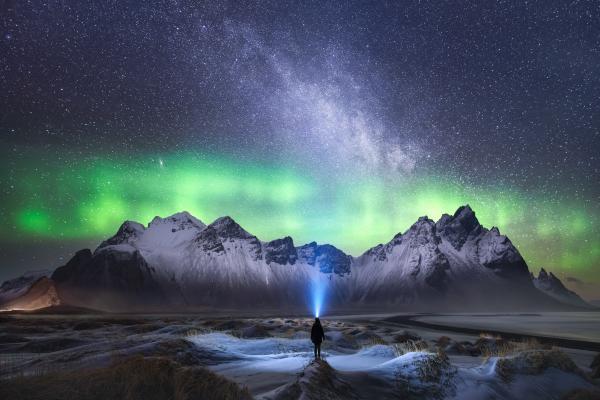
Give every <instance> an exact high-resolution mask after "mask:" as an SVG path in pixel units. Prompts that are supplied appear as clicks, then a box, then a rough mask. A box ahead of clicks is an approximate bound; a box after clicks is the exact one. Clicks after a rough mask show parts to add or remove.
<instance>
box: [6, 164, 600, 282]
mask: <svg viewBox="0 0 600 400" xmlns="http://www.w3.org/2000/svg"><path fill="white" fill-rule="evenodd" d="M158 159H159V158H158V157H152V156H151V157H147V156H146V157H141V156H140V157H137V158H136V157H133V158H128V157H123V158H119V159H117V160H116V161H114V160H113V161H107V160H101V159H91V158H90V159H81V160H72V161H71V164H69V165H68V166H66V165H63V164H61V163H59V162H56V163H54V164H51V165H50V167H49V168H48V169H47V170H46V171H44V173H43V174H40V172H39V171H37V170H33V171H30V170H28V164H27V163H25V162H24V163H22V164H21V165H19V167H20V168H21V169H20V173H19V179H18V182H17V184H16V186H15V189H14V190H13V191H12V192H11V194H10V195H9V196H8V198H7V199H5V205H6V206H5V207H6V209H7V211H8V212H5V213H2V214H0V223H1V224H0V236H1V237H2V238H3V239H4V240H5V241H10V240H22V239H25V238H28V237H33V236H37V237H40V238H48V239H53V238H59V237H60V238H64V239H69V238H71V239H80V238H93V239H96V240H98V241H100V240H102V239H104V238H106V237H107V236H109V235H111V234H113V233H114V232H115V231H116V230H117V228H118V227H119V225H120V224H121V223H122V222H123V221H124V220H127V219H129V220H137V221H139V222H142V223H144V224H146V223H148V222H149V221H150V220H152V218H153V217H154V216H156V215H159V216H167V215H170V214H173V213H175V212H179V211H182V210H186V211H189V212H191V213H192V214H193V215H195V216H197V217H198V218H200V219H202V220H203V221H204V222H205V223H210V222H212V221H213V220H214V219H216V218H217V217H220V216H223V215H231V216H232V217H233V218H235V219H236V220H237V221H238V222H239V223H240V224H241V225H242V226H244V227H245V228H246V229H248V230H249V231H250V232H252V233H254V234H256V235H257V236H258V237H259V238H261V239H263V240H271V239H274V238H277V237H282V236H285V235H290V236H292V237H293V238H294V241H295V242H296V243H297V244H298V245H299V244H302V243H305V242H308V241H312V240H316V241H318V242H321V243H324V242H326V243H331V244H333V245H335V246H338V247H340V248H341V249H343V250H344V251H347V252H349V253H351V254H354V255H358V254H360V253H362V252H363V251H364V250H366V249H367V248H369V247H371V246H374V245H376V244H378V243H384V242H387V241H389V240H390V239H391V238H392V237H393V236H394V235H395V234H396V233H398V232H403V231H405V230H406V229H408V228H409V226H410V225H411V224H412V223H414V222H415V221H416V219H417V218H418V217H419V216H422V215H427V216H429V217H430V218H432V219H434V220H437V219H438V218H440V216H441V215H442V213H453V212H454V211H455V210H456V208H458V207H459V206H461V205H463V204H466V203H468V204H470V205H471V206H472V208H473V209H474V210H475V211H476V213H477V217H478V218H479V220H480V222H481V223H482V224H483V225H485V226H487V227H492V226H498V227H499V228H500V230H501V231H502V233H504V234H507V235H508V236H509V237H510V238H511V240H512V241H513V242H514V243H515V244H516V245H517V246H518V248H519V250H520V251H521V252H522V253H523V255H524V256H525V258H526V260H527V261H528V263H529V264H530V266H531V267H532V269H537V268H538V267H540V266H546V267H554V268H559V269H561V270H563V271H569V270H571V269H578V270H582V271H584V270H585V271H591V268H592V267H593V266H597V265H598V264H600V254H599V251H598V248H600V243H599V239H598V237H599V235H598V218H599V216H598V212H596V211H594V210H591V211H590V210H589V209H588V208H586V207H585V206H584V205H582V204H567V205H566V206H565V204H562V203H560V202H559V203H552V202H549V201H546V199H545V198H544V196H543V195H542V194H540V195H539V196H531V194H530V195H528V196H524V195H522V194H520V193H519V192H518V191H516V190H509V189H507V188H503V187H498V186H496V185H495V186H491V187H483V186H482V187H476V188H473V187H466V186H463V185H458V184H456V182H455V181H453V180H452V179H451V178H449V177H444V176H441V175H439V176H420V177H415V178H413V179H407V180H405V181H402V182H397V183H395V184H390V183H389V182H387V183H384V182H382V181H380V180H379V179H378V178H376V177H372V178H364V179H363V180H361V179H358V178H354V177H340V178H338V179H336V180H334V181H331V180H329V181H324V180H322V179H324V178H319V177H315V176H311V175H307V174H305V173H303V172H302V171H298V170H295V169H293V168H289V167H285V166H279V165H260V164H255V163H239V162H235V161H232V160H229V159H227V158H223V157H218V156H213V157H208V156H204V157H199V156H197V155H195V154H183V155H182V154H177V155H171V156H168V155H167V156H164V155H163V156H161V157H160V160H161V162H158ZM589 273H590V274H591V273H592V272H589Z"/></svg>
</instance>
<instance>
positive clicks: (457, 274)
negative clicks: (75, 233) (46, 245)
mask: <svg viewBox="0 0 600 400" xmlns="http://www.w3.org/2000/svg"><path fill="white" fill-rule="evenodd" d="M316 292H322V293H323V295H324V297H325V299H324V308H325V311H329V312H333V311H336V310H341V311H343V310H348V311H350V310H352V311H354V310H380V311H391V310H403V311H404V310H419V311H424V310H444V311H448V310H454V311H464V310H515V309H523V310H533V309H568V308H573V307H578V308H587V307H591V306H590V305H589V304H587V303H586V302H585V301H583V300H582V299H581V298H580V297H579V296H577V294H575V293H574V292H571V291H569V290H568V289H567V288H565V287H564V285H563V284H562V283H561V282H560V280H559V279H558V278H556V276H554V275H552V274H549V275H548V274H547V273H546V271H545V270H543V269H542V271H541V272H540V274H539V276H538V277H537V278H536V277H534V276H533V275H532V274H531V273H530V271H529V268H528V266H527V264H526V262H525V260H524V259H523V257H521V255H520V253H519V251H518V250H517V249H516V248H515V246H513V244H512V243H511V241H510V240H509V239H508V238H507V237H506V236H504V235H502V234H500V231H499V230H498V229H497V228H495V227H494V228H492V229H487V228H485V227H483V226H482V225H481V224H480V223H479V221H478V220H477V217H476V216H475V212H474V211H473V210H472V209H471V208H470V207H469V206H468V205H467V206H462V207H460V208H458V210H456V212H455V213H454V214H453V215H448V214H444V215H443V216H442V217H441V218H440V219H439V220H438V221H437V222H436V221H433V220H431V219H429V218H427V217H421V218H419V219H418V220H417V221H416V222H415V223H414V224H413V225H412V226H411V227H410V228H409V229H408V230H407V231H406V232H404V233H398V234H397V235H395V236H394V237H393V238H392V239H391V240H390V241H389V242H388V243H385V244H380V245H378V246H375V247H373V248H371V249H369V250H367V251H366V252H365V253H363V254H362V255H360V256H358V257H352V256H350V255H347V254H345V253H344V252H343V251H341V250H340V249H337V248H336V247H334V246H332V245H329V244H317V243H315V242H311V243H308V244H304V245H302V246H296V245H295V244H294V241H293V240H292V238H291V237H289V236H287V237H284V238H281V239H276V240H272V241H268V242H265V241H261V240H260V239H258V238H257V237H256V236H254V235H252V234H251V233H249V232H247V231H246V230H245V229H244V228H242V227H241V226H240V225H239V224H238V223H237V222H235V221H234V220H233V219H232V218H230V217H222V218H218V219H217V220H215V221H214V222H212V223H211V224H209V225H206V224H204V223H203V222H202V221H200V220H199V219H197V218H195V217H194V216H192V215H191V214H189V213H187V212H181V213H177V214H174V215H171V216H169V217H167V218H160V217H155V218H154V219H153V220H152V221H151V222H150V223H149V224H148V225H147V226H144V225H142V224H140V223H138V222H133V221H126V222H124V223H123V224H122V225H121V227H120V228H119V229H118V231H117V232H116V234H115V235H114V236H112V237H110V238H108V239H106V240H105V241H104V242H102V243H101V244H100V245H99V246H98V248H96V249H95V250H94V251H93V252H92V251H91V250H89V249H83V250H80V251H78V252H77V253H76V254H75V255H74V256H73V258H71V259H70V260H69V261H68V262H67V263H66V264H65V265H63V266H61V267H58V268H56V269H55V270H54V271H52V272H47V271H45V272H38V273H37V274H35V273H34V274H26V275H25V276H23V277H19V278H16V279H13V280H10V281H7V282H4V283H3V284H2V286H0V304H2V306H0V307H1V308H3V309H34V308H39V306H40V305H47V306H54V305H57V304H62V305H65V304H67V305H70V306H77V307H86V308H93V309H101V310H109V311H125V310H147V311H154V310H179V311H182V310H190V311H192V310H197V309H202V308H210V309H223V310H233V309H235V310H241V309H243V310H256V309H265V310H276V309H277V310H281V309H286V310H290V311H291V310H297V311H301V310H304V311H306V310H307V309H311V308H312V303H313V300H314V299H313V298H314V296H315V293H316Z"/></svg>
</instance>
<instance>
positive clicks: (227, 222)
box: [209, 216, 255, 239]
mask: <svg viewBox="0 0 600 400" xmlns="http://www.w3.org/2000/svg"><path fill="white" fill-rule="evenodd" d="M209 226H210V227H211V228H213V229H214V230H215V232H216V233H217V235H219V236H220V237H222V238H230V239H234V238H237V239H251V238H254V237H255V236H254V235H251V234H250V233H248V232H247V231H246V230H244V228H242V227H241V226H240V225H239V224H238V223H237V222H235V221H234V219H233V218H231V217H229V216H225V217H220V218H217V219H216V220H215V221H214V222H213V223H212V224H210V225H209Z"/></svg>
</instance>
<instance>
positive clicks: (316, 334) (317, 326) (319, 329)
mask: <svg viewBox="0 0 600 400" xmlns="http://www.w3.org/2000/svg"><path fill="white" fill-rule="evenodd" d="M310 340H311V341H312V342H313V343H314V345H315V359H320V358H321V343H322V342H323V341H324V340H325V332H324V331H323V326H321V321H320V320H319V318H315V323H314V324H313V326H312V329H311V330H310Z"/></svg>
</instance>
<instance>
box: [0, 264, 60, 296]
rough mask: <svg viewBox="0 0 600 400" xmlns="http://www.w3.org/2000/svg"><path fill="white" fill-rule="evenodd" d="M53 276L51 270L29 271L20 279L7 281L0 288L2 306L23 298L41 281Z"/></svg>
mask: <svg viewBox="0 0 600 400" xmlns="http://www.w3.org/2000/svg"><path fill="white" fill-rule="evenodd" d="M50 274H52V271H50V270H40V271H28V272H25V273H24V274H23V275H21V276H20V277H18V278H14V279H11V280H8V281H5V282H4V283H2V285H1V286H0V304H3V303H7V302H9V301H11V300H14V299H16V298H18V297H20V296H23V295H24V294H25V293H26V292H27V291H28V290H29V288H30V287H31V285H33V284H34V283H35V282H37V281H38V280H39V279H41V278H43V277H48V276H50Z"/></svg>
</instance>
